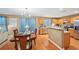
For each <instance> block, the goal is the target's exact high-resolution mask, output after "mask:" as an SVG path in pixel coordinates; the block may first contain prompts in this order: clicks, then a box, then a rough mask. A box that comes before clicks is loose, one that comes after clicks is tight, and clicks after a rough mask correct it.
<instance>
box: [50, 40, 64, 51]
mask: <svg viewBox="0 0 79 59" xmlns="http://www.w3.org/2000/svg"><path fill="white" fill-rule="evenodd" d="M49 41H50V42H51V43H52V44H54V45H55V46H56V47H58V48H59V49H60V50H63V48H61V47H60V46H59V45H57V44H56V43H55V42H53V41H52V40H51V39H49Z"/></svg>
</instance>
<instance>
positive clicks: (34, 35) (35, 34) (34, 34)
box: [31, 29, 37, 45]
mask: <svg viewBox="0 0 79 59" xmlns="http://www.w3.org/2000/svg"><path fill="white" fill-rule="evenodd" d="M36 38H37V29H35V32H34V33H31V40H32V41H33V42H34V44H35V45H36Z"/></svg>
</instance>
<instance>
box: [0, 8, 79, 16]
mask: <svg viewBox="0 0 79 59" xmlns="http://www.w3.org/2000/svg"><path fill="white" fill-rule="evenodd" d="M77 13H79V8H0V14H8V15H29V16H40V17H62V16H68V15H72V14H77Z"/></svg>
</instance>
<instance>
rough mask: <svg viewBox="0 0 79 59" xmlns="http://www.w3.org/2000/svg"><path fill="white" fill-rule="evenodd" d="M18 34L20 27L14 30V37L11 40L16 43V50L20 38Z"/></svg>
mask: <svg viewBox="0 0 79 59" xmlns="http://www.w3.org/2000/svg"><path fill="white" fill-rule="evenodd" d="M17 34H18V29H15V30H13V36H14V38H13V39H11V40H10V42H14V43H15V49H16V50H17V41H18V40H19V39H18V38H16V37H15V36H16V35H17Z"/></svg>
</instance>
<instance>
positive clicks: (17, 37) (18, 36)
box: [10, 33, 32, 49]
mask: <svg viewBox="0 0 79 59" xmlns="http://www.w3.org/2000/svg"><path fill="white" fill-rule="evenodd" d="M23 36H26V38H27V37H29V40H27V41H28V42H29V43H30V44H31V47H30V49H32V38H31V36H32V35H31V33H30V34H28V35H23V33H18V34H17V35H15V36H14V38H15V39H13V40H10V41H11V42H15V48H16V49H17V45H16V42H17V41H19V40H20V39H19V38H20V37H23Z"/></svg>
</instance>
